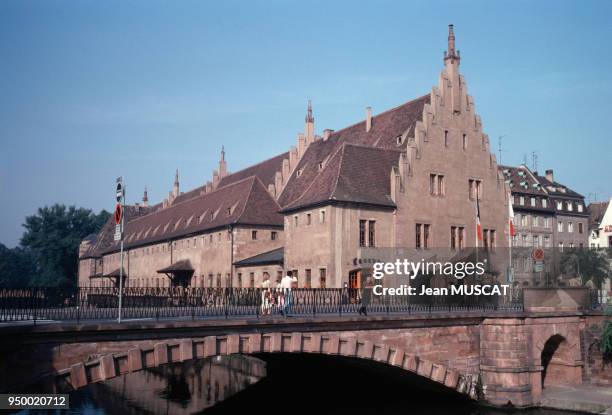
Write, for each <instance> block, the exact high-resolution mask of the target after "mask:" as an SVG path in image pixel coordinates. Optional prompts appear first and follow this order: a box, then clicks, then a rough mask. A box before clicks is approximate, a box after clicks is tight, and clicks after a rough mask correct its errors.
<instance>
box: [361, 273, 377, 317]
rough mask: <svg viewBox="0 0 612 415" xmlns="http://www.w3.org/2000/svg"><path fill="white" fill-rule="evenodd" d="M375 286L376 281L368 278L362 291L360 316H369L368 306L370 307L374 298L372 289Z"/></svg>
mask: <svg viewBox="0 0 612 415" xmlns="http://www.w3.org/2000/svg"><path fill="white" fill-rule="evenodd" d="M373 286H374V281H373V280H372V277H368V278H367V279H366V283H365V287H364V288H363V290H362V291H361V307H360V308H359V315H362V314H363V315H364V316H366V317H367V316H368V306H369V305H370V300H371V298H372V287H373Z"/></svg>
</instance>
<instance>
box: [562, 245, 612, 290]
mask: <svg viewBox="0 0 612 415" xmlns="http://www.w3.org/2000/svg"><path fill="white" fill-rule="evenodd" d="M561 270H562V271H563V273H564V274H566V275H575V276H579V277H580V279H581V280H582V284H583V285H585V284H586V283H587V282H589V281H591V282H592V284H593V285H594V286H595V287H596V288H597V289H600V290H601V287H602V285H603V284H604V282H605V280H606V279H607V278H610V258H609V255H608V253H607V252H606V251H605V250H597V249H578V250H573V249H572V250H568V251H566V252H564V253H563V256H562V257H561Z"/></svg>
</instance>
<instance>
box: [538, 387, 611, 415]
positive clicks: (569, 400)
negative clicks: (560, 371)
mask: <svg viewBox="0 0 612 415" xmlns="http://www.w3.org/2000/svg"><path fill="white" fill-rule="evenodd" d="M541 406H543V407H546V408H554V409H565V410H569V411H578V412H588V413H592V414H606V415H612V387H610V386H595V385H589V384H584V385H576V386H549V387H547V388H545V389H544V390H543V391H542V403H541Z"/></svg>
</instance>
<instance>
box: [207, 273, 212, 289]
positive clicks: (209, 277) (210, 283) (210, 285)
mask: <svg viewBox="0 0 612 415" xmlns="http://www.w3.org/2000/svg"><path fill="white" fill-rule="evenodd" d="M208 286H209V287H211V288H212V286H213V275H212V273H211V274H208Z"/></svg>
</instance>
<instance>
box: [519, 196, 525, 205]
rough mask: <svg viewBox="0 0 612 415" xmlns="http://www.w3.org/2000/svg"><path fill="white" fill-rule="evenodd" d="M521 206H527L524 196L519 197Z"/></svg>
mask: <svg viewBox="0 0 612 415" xmlns="http://www.w3.org/2000/svg"><path fill="white" fill-rule="evenodd" d="M519 205H521V206H525V197H524V196H520V197H519Z"/></svg>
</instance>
